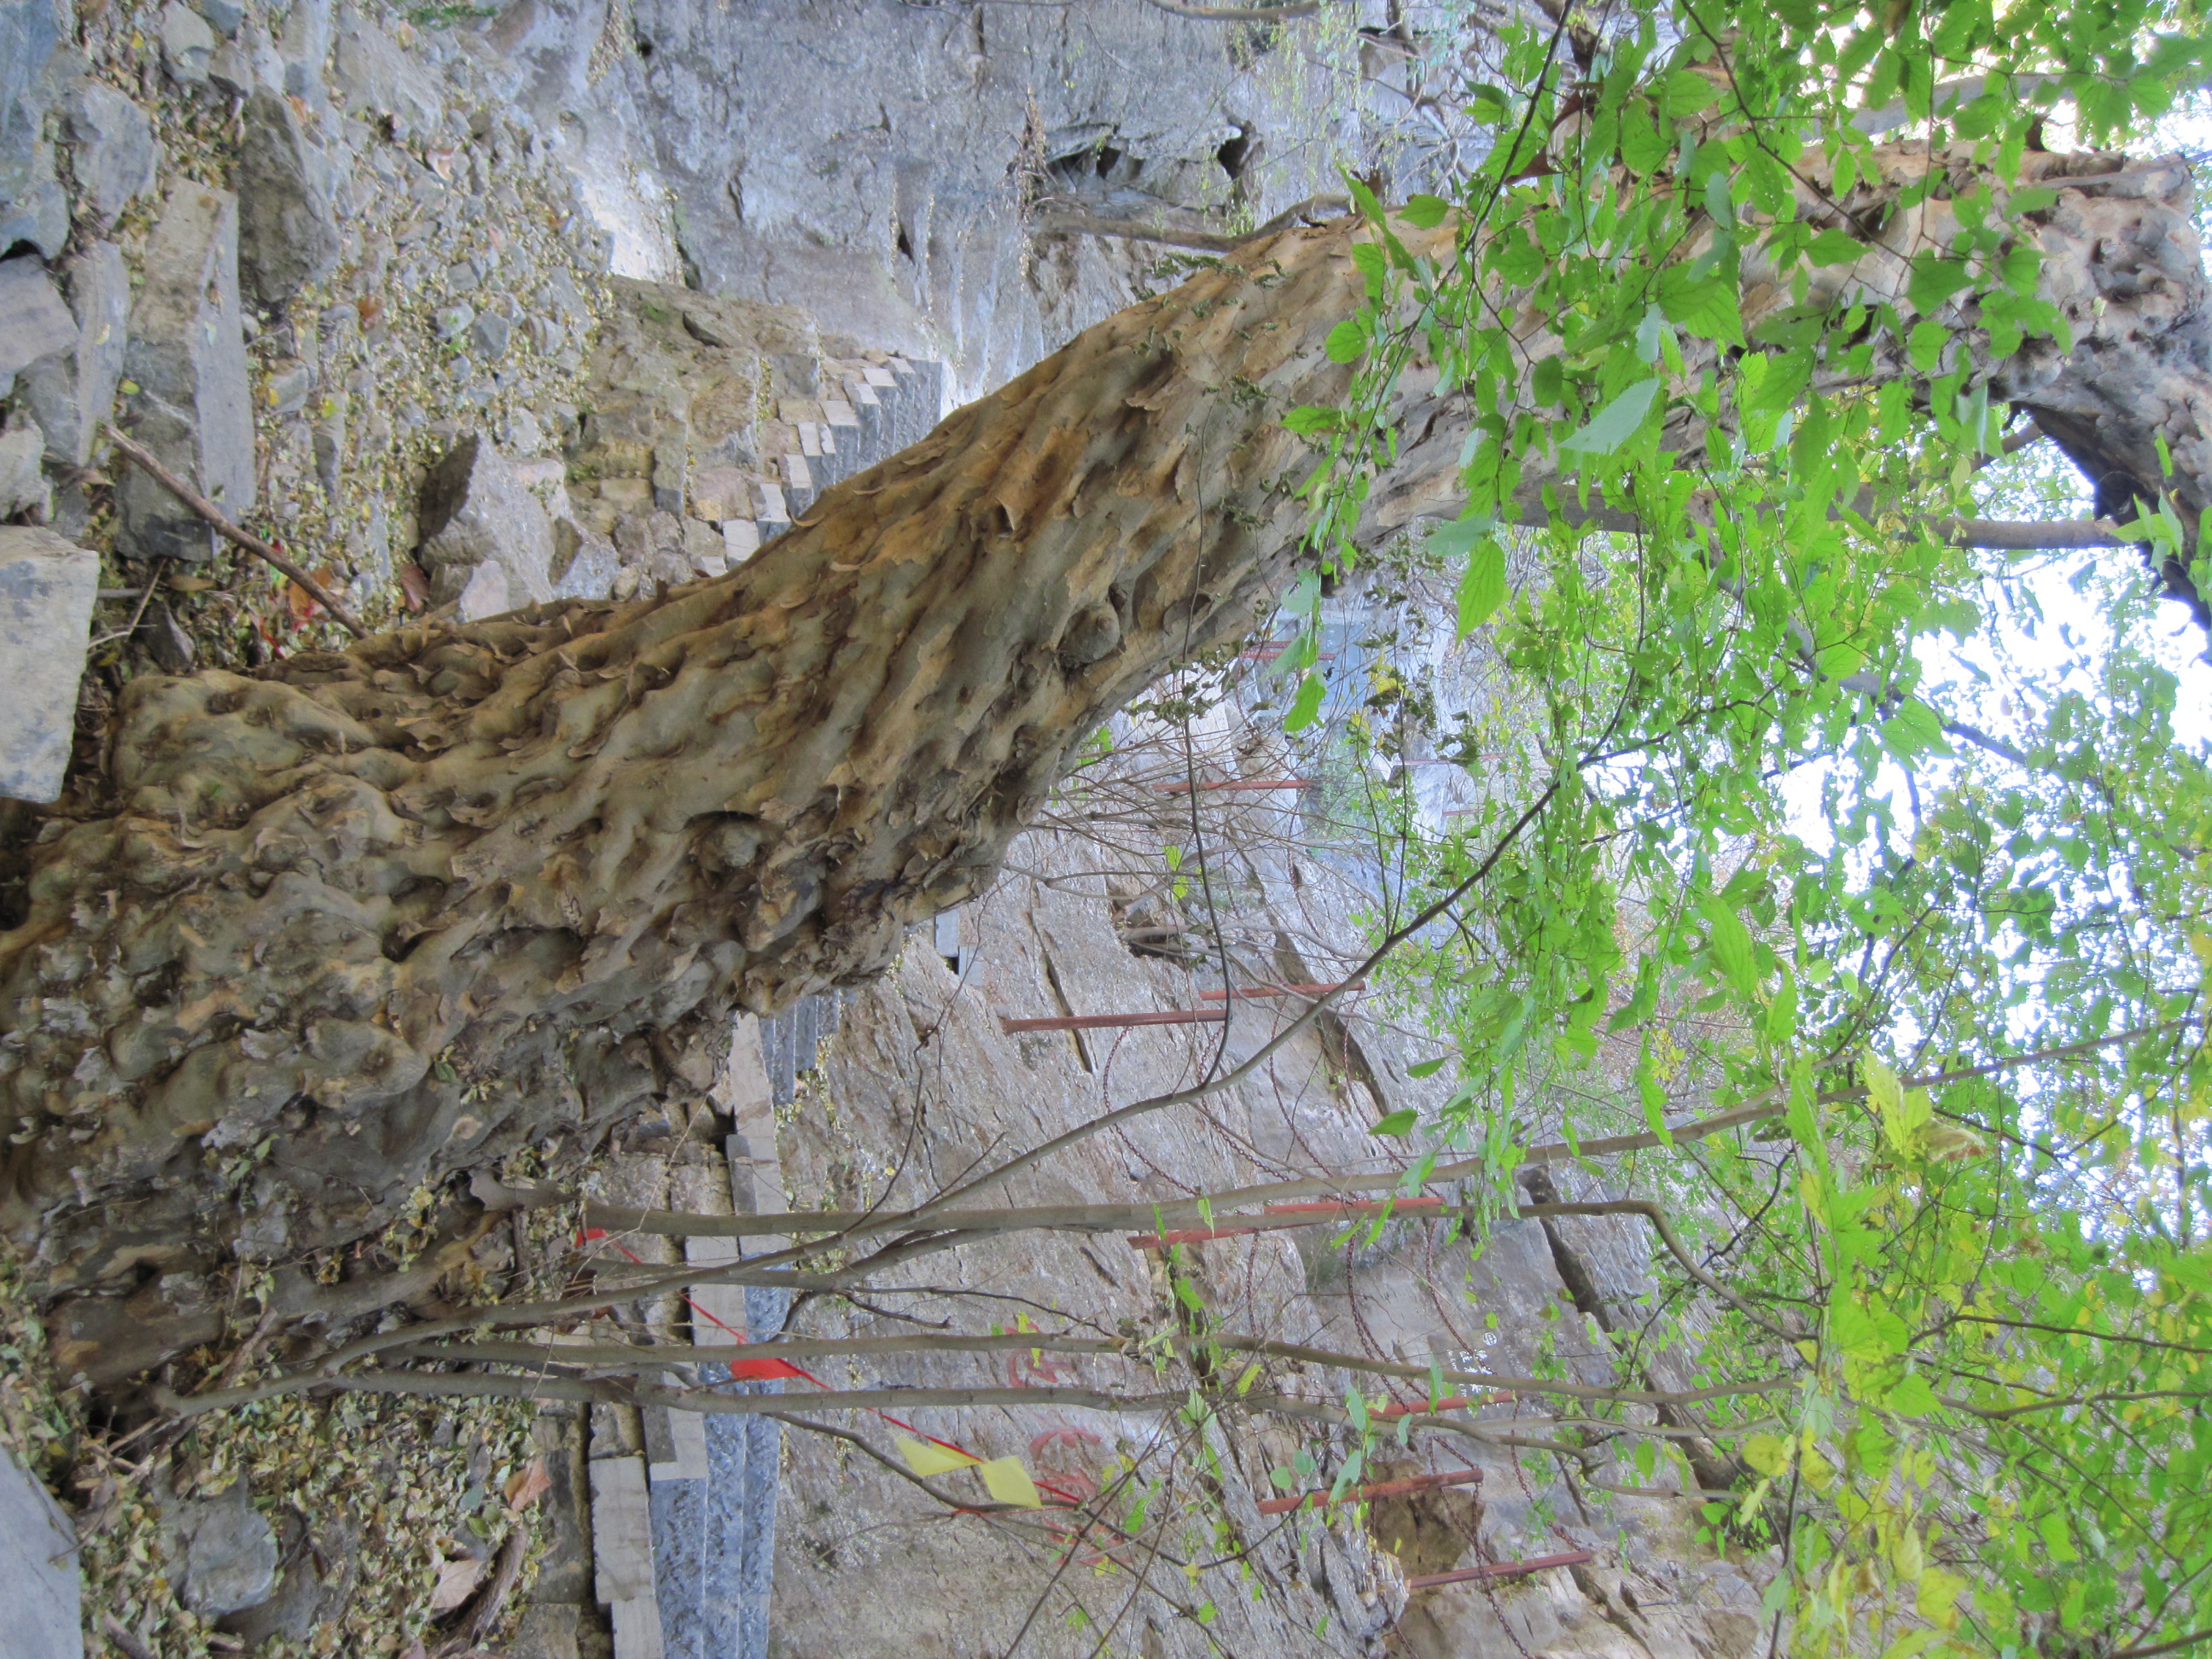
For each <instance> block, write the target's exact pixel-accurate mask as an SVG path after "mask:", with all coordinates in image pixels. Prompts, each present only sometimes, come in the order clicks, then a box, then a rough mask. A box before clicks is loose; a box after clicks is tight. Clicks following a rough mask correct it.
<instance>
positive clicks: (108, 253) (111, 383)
mask: <svg viewBox="0 0 2212 1659" xmlns="http://www.w3.org/2000/svg"><path fill="white" fill-rule="evenodd" d="M69 298H70V310H71V311H73V312H75V313H76V349H74V350H65V351H59V352H56V353H54V354H52V356H47V357H43V358H41V359H40V361H39V362H35V363H33V364H32V365H31V367H30V368H27V369H26V370H24V371H23V377H22V397H23V401H24V402H25V404H27V405H28V406H29V409H30V411H31V413H32V414H33V416H35V417H37V420H38V422H39V425H40V427H41V428H44V429H45V432H46V453H47V454H48V455H50V456H52V458H53V459H55V460H56V461H58V462H60V463H61V464H62V465H64V466H83V465H86V464H87V463H88V462H89V461H90V460H91V459H92V448H93V443H94V440H95V439H96V438H97V437H98V436H99V435H100V422H102V421H105V420H106V419H107V417H108V416H110V415H112V413H113V412H114V410H115V388H116V386H118V384H119V383H120V382H121V380H122V379H123V351H124V346H125V342H126V341H127V340H128V338H129V336H130V319H131V273H130V272H129V270H126V269H125V267H124V264H123V250H122V249H121V248H119V247H118V246H115V244H114V243H112V242H94V244H92V246H89V247H88V248H86V249H85V250H84V252H82V253H80V254H78V255H77V256H76V258H74V259H72V260H70V266H69Z"/></svg>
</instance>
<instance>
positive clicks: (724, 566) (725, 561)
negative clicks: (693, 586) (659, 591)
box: [684, 519, 730, 576]
mask: <svg viewBox="0 0 2212 1659" xmlns="http://www.w3.org/2000/svg"><path fill="white" fill-rule="evenodd" d="M684 557H685V558H686V559H688V560H690V562H691V568H692V569H693V570H694V571H695V572H696V573H697V574H700V575H702V576H720V575H725V574H727V573H728V571H729V568H730V555H729V548H728V544H726V542H725V541H724V540H723V539H722V532H720V531H719V530H717V529H716V528H715V527H714V526H713V525H710V524H707V523H704V522H702V520H698V519H686V520H684Z"/></svg>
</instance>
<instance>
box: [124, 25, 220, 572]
mask: <svg viewBox="0 0 2212 1659" xmlns="http://www.w3.org/2000/svg"><path fill="white" fill-rule="evenodd" d="M192 15H194V16H195V17H196V16H197V13H195V14H192ZM124 371H125V374H128V375H129V377H130V378H131V380H132V381H133V382H135V383H136V384H137V386H138V387H139V390H138V392H136V393H135V394H133V395H131V397H130V398H128V400H127V402H126V404H125V413H126V421H127V423H128V424H129V425H130V426H131V428H133V434H134V435H135V436H136V437H137V439H138V441H140V442H141V443H143V444H144V445H145V446H146V447H148V448H149V449H151V450H152V451H153V452H154V453H155V454H156V455H157V456H159V457H160V458H161V459H162V460H163V461H164V462H166V463H167V465H169V466H170V467H172V468H173V469H174V470H175V471H178V472H179V473H180V474H182V475H183V476H184V477H185V478H187V479H189V480H191V481H192V482H193V483H197V485H198V486H199V489H200V493H201V494H202V495H205V496H207V497H208V499H209V500H210V501H213V502H214V503H215V504H216V506H217V507H220V508H222V511H223V512H224V513H228V515H229V516H230V518H231V520H233V521H234V522H235V521H237V520H240V519H241V518H243V517H244V516H245V515H246V513H249V512H251V511H252V507H253V501H254V465H253V403H252V387H251V386H250V384H249V382H248V379H247V374H246V336H245V334H244V332H243V331H242V330H241V327H240V315H239V308H238V201H237V198H236V197H234V196H232V195H231V194H230V193H229V192H228V191H220V190H210V189H209V188H208V187H207V186H206V185H201V184H197V183H195V182H193V181H191V180H190V179H187V180H185V181H184V182H182V183H180V184H179V185H177V186H176V188H175V189H174V190H173V191H170V192H169V201H168V205H167V207H166V208H165V209H164V210H162V214H161V223H160V224H159V225H157V226H156V227H155V231H154V235H153V238H152V240H151V241H149V243H148V245H147V249H146V259H145V267H144V280H143V285H142V286H141V287H140V289H139V291H138V300H137V304H135V305H134V306H132V307H131V340H130V344H129V346H128V348H127V349H125V353H124ZM116 500H117V505H118V508H119V510H120V512H119V516H120V520H121V523H120V525H119V526H118V529H119V535H118V550H119V551H121V552H124V553H126V554H128V555H130V556H132V557H134V558H142V559H143V558H154V557H158V556H166V557H169V558H177V559H197V560H204V559H207V558H210V557H211V556H213V555H214V552H215V546H216V544H215V541H214V532H211V531H210V529H209V528H208V527H207V526H206V525H205V524H204V523H202V522H201V520H199V519H198V518H197V516H196V515H194V514H193V513H191V512H190V511H189V510H188V509H187V508H186V507H184V506H183V504H182V503H180V502H179V501H177V500H176V498H175V497H173V495H170V494H169V492H168V491H167V490H166V489H162V488H161V485H159V484H157V483H155V482H154V481H153V480H152V479H151V478H149V477H147V476H146V475H145V474H144V473H143V472H142V471H139V470H138V469H137V468H136V467H130V468H126V469H125V471H124V472H123V474H122V476H121V477H120V479H119V480H118V484H117V489H116Z"/></svg>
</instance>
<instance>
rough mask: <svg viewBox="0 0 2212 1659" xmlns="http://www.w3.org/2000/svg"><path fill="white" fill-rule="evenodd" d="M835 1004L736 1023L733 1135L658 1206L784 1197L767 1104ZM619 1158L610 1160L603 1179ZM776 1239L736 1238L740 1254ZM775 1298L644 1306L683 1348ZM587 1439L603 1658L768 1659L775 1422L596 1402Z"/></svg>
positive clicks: (702, 1248)
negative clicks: (606, 1633) (605, 1629)
mask: <svg viewBox="0 0 2212 1659" xmlns="http://www.w3.org/2000/svg"><path fill="white" fill-rule="evenodd" d="M841 1008H842V998H841V996H840V995H839V994H835V993H833V994H829V995H826V996H822V997H814V998H809V999H807V1000H806V1001H805V1003H802V1004H801V1005H799V1007H797V1008H794V1009H792V1010H789V1011H787V1012H786V1013H784V1014H782V1015H781V1016H779V1017H777V1018H776V1019H775V1020H771V1021H762V1020H757V1019H755V1018H752V1017H750V1016H749V1015H747V1016H740V1017H738V1021H737V1025H736V1030H735V1032H734V1034H733V1041H732V1047H731V1056H730V1061H729V1065H728V1067H727V1069H726V1072H725V1073H724V1075H723V1077H722V1078H721V1079H720V1080H719V1081H718V1083H717V1084H716V1085H715V1088H714V1106H715V1107H716V1108H717V1109H720V1111H722V1112H726V1114H727V1115H729V1118H730V1120H731V1121H732V1123H733V1124H734V1125H735V1133H732V1134H730V1135H728V1136H726V1137H725V1138H724V1139H723V1140H722V1142H721V1144H720V1148H719V1152H720V1158H719V1159H716V1158H713V1157H712V1155H711V1153H710V1154H709V1156H708V1158H707V1159H706V1161H705V1164H704V1167H702V1166H701V1165H700V1164H694V1165H693V1166H692V1170H693V1173H692V1176H691V1178H690V1180H688V1181H684V1182H680V1183H675V1184H671V1186H670V1188H669V1199H668V1201H669V1202H671V1204H676V1205H678V1206H681V1207H687V1208H692V1209H696V1210H697V1211H700V1212H720V1211H722V1210H723V1209H724V1208H725V1205H724V1204H723V1203H722V1202H721V1201H720V1192H718V1191H717V1190H715V1189H716V1188H717V1187H718V1186H720V1185H721V1184H722V1183H723V1182H726V1191H727V1194H728V1197H727V1203H726V1208H727V1210H728V1212H731V1213H737V1214H754V1213H759V1212H763V1211H775V1210H781V1209H783V1208H785V1207H786V1206H787V1198H786V1196H785V1193H784V1188H783V1176H782V1170H781V1164H779V1163H778V1161H777V1158H776V1152H775V1107H776V1105H777V1104H779V1103H787V1102H788V1101H789V1100H790V1099H791V1098H792V1097H793V1091H795V1088H796V1074H797V1073H798V1072H799V1071H805V1070H811V1069H812V1068H813V1066H814V1047H815V1045H816V1044H817V1043H818V1042H819V1041H820V1040H821V1039H822V1037H823V1036H826V1035H828V1032H829V1030H834V1028H835V1024H836V1018H837V1016H838V1013H839V1012H840V1010H841ZM825 1023H826V1024H825ZM800 1042H805V1048H804V1051H803V1052H802V1050H801V1049H800V1048H799V1044H800ZM621 1162H622V1160H619V1159H618V1160H617V1165H616V1167H615V1169H614V1170H613V1175H614V1178H615V1179H616V1180H617V1182H619V1181H621V1180H622V1178H623V1172H622V1170H621V1169H620V1164H621ZM663 1178H664V1179H665V1176H664V1177H663ZM640 1195H641V1194H634V1193H626V1194H623V1200H624V1201H629V1199H630V1198H632V1197H635V1196H640ZM630 1243H632V1244H633V1245H641V1244H642V1243H644V1241H641V1240H632V1241H630ZM784 1243H785V1241H784V1240H783V1239H781V1238H776V1237H763V1238H758V1239H750V1240H747V1241H745V1249H744V1254H745V1255H759V1254H761V1253H763V1252H765V1251H773V1250H777V1249H782V1248H783V1246H784ZM736 1255H738V1250H737V1249H736V1241H734V1240H730V1239H714V1238H695V1239H688V1240H686V1241H685V1249H684V1256H685V1259H686V1260H687V1261H691V1262H694V1263H697V1264H700V1265H702V1266H705V1265H708V1264H711V1263H713V1262H715V1261H728V1260H731V1259H732V1258H734V1257H735V1256H736ZM788 1300H789V1297H788V1293H787V1292H786V1291H779V1290H774V1289H769V1288H764V1287H759V1286H751V1287H745V1288H742V1289H741V1288H738V1287H735V1286H720V1285H708V1286H701V1287H698V1288H696V1289H694V1290H693V1291H692V1292H691V1295H690V1305H689V1308H688V1310H661V1312H659V1313H648V1314H647V1319H648V1322H653V1323H654V1324H656V1325H657V1326H659V1327H660V1328H663V1329H664V1330H665V1334H666V1335H667V1336H668V1337H670V1338H671V1339H674V1340H681V1338H682V1337H683V1336H684V1334H686V1333H685V1332H684V1329H683V1327H684V1325H685V1324H687V1323H688V1325H689V1332H688V1334H689V1335H690V1338H691V1340H695V1341H696V1342H700V1343H718V1342H730V1341H736V1340H751V1341H758V1340H763V1339H764V1338H767V1337H769V1336H771V1335H773V1334H775V1332H777V1331H778V1330H780V1329H781V1328H782V1325H783V1321H784V1317H785V1315H786V1312H787V1304H788ZM642 1311H644V1310H641V1312H642ZM696 1381H697V1382H698V1383H702V1384H705V1385H707V1386H709V1387H715V1386H719V1387H722V1388H726V1389H730V1390H731V1391H732V1392H737V1393H745V1394H774V1393H780V1392H781V1390H782V1388H783V1384H782V1383H781V1382H774V1381H770V1382H733V1381H732V1380H731V1377H730V1373H729V1371H728V1370H727V1368H726V1367H721V1366H702V1367H699V1368H698V1370H697V1374H696ZM590 1436H591V1439H590V1449H589V1462H588V1465H587V1468H588V1471H589V1480H588V1485H589V1488H590V1493H591V1531H592V1555H593V1594H594V1596H595V1599H596V1600H597V1601H599V1604H600V1605H601V1606H602V1607H605V1609H606V1610H607V1615H608V1619H609V1622H610V1624H611V1626H612V1631H613V1637H614V1659H767V1655H768V1651H769V1590H770V1587H771V1585H772V1584H773V1582H774V1578H775V1504H776V1492H777V1486H778V1471H779V1468H780V1465H781V1459H782V1449H783V1428H782V1425H781V1424H779V1423H777V1422H775V1420H774V1419H770V1418H767V1417H750V1416H748V1417H733V1416H713V1415H705V1414H701V1413H690V1412H680V1411H670V1410H667V1409H665V1408H660V1407H647V1408H645V1409H643V1410H641V1411H635V1412H633V1411H628V1410H617V1409H616V1408H612V1407H594V1408H593V1410H592V1421H591V1430H590Z"/></svg>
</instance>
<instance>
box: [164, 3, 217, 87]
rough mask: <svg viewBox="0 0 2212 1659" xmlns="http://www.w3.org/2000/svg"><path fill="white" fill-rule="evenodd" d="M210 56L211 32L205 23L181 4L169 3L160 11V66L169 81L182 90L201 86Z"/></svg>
mask: <svg viewBox="0 0 2212 1659" xmlns="http://www.w3.org/2000/svg"><path fill="white" fill-rule="evenodd" d="M214 55H215V31H214V30H213V29H211V28H210V27H208V26H207V19H206V18H204V17H203V16H201V15H199V13H197V12H196V11H194V10H193V9H191V7H190V6H188V5H186V4H185V0H169V3H168V4H167V5H166V6H164V7H163V8H162V9H161V66H162V67H163V68H164V69H166V70H168V71H169V78H170V79H172V80H173V81H178V82H182V83H183V84H184V85H185V86H190V87H204V86H205V85H206V84H207V78H208V59H209V58H212V57H213V56H214Z"/></svg>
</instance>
